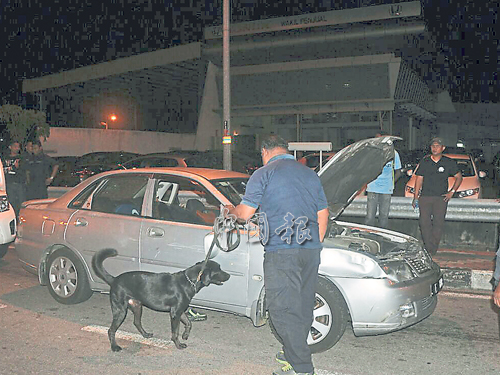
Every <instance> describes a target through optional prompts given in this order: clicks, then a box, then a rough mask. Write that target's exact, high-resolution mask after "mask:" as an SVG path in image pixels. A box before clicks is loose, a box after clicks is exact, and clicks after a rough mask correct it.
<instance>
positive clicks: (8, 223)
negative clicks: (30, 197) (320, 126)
mask: <svg viewBox="0 0 500 375" xmlns="http://www.w3.org/2000/svg"><path fill="white" fill-rule="evenodd" d="M15 238H16V214H15V213H14V209H13V208H12V206H11V204H10V203H9V199H8V198H7V190H6V187H5V174H4V170H3V164H2V161H1V160H0V259H1V258H3V256H4V255H5V254H6V253H7V250H8V248H9V246H10V244H11V243H12V241H14V239H15Z"/></svg>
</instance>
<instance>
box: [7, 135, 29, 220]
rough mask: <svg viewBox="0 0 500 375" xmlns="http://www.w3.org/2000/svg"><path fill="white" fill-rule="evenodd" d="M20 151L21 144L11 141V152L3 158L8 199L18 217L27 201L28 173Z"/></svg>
mask: <svg viewBox="0 0 500 375" xmlns="http://www.w3.org/2000/svg"><path fill="white" fill-rule="evenodd" d="M20 151H21V146H20V144H19V142H17V141H11V142H10V144H9V151H8V152H7V153H6V154H5V155H4V157H3V158H2V164H3V170H4V175H5V185H6V189H7V197H8V198H9V202H10V204H11V205H12V208H13V209H14V212H15V213H16V217H17V216H18V215H19V210H20V208H21V203H23V202H24V201H25V200H26V172H25V171H24V169H23V166H24V165H23V164H24V163H23V161H22V157H21V152H20Z"/></svg>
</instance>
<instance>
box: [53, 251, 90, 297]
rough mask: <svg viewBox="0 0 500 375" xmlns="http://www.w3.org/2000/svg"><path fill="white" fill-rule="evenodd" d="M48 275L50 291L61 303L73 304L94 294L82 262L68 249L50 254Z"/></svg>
mask: <svg viewBox="0 0 500 375" xmlns="http://www.w3.org/2000/svg"><path fill="white" fill-rule="evenodd" d="M47 277H48V284H47V286H48V288H49V292H50V294H51V295H52V297H54V299H55V300H56V301H57V302H59V303H62V304H65V305H73V304H76V303H80V302H83V301H86V300H88V299H89V298H90V296H91V295H92V289H90V285H89V279H88V276H87V272H85V269H84V267H83V264H82V262H81V261H80V259H78V258H77V256H76V255H75V254H74V253H72V252H71V251H70V250H68V249H61V250H56V251H54V252H53V253H52V254H51V255H50V256H49V259H48V271H47Z"/></svg>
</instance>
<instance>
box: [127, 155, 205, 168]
mask: <svg viewBox="0 0 500 375" xmlns="http://www.w3.org/2000/svg"><path fill="white" fill-rule="evenodd" d="M198 153H199V152H198ZM196 154H197V153H195V152H190V153H182V152H179V153H167V152H156V153H152V154H146V155H141V156H139V157H137V158H134V159H130V160H128V161H126V162H124V163H121V164H120V165H119V167H118V168H122V169H136V168H156V167H187V166H188V165H187V163H186V158H188V157H190V156H193V155H196Z"/></svg>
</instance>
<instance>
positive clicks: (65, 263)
mask: <svg viewBox="0 0 500 375" xmlns="http://www.w3.org/2000/svg"><path fill="white" fill-rule="evenodd" d="M77 280H78V273H77V270H76V266H75V265H74V264H73V262H72V261H71V260H70V259H68V258H66V257H58V258H56V259H54V261H53V262H52V264H51V265H50V269H49V282H50V286H51V288H52V290H53V291H54V293H56V294H57V295H58V296H59V297H62V298H68V297H71V296H72V295H73V294H74V293H75V291H76V288H77Z"/></svg>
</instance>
